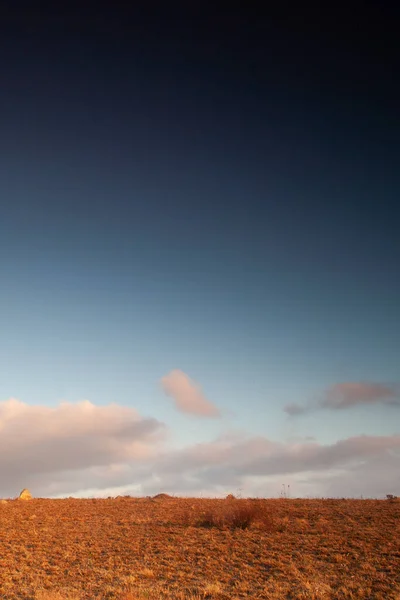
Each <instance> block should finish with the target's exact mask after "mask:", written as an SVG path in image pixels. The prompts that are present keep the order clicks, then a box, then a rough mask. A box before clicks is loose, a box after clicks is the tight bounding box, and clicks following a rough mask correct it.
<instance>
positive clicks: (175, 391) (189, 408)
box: [161, 369, 220, 417]
mask: <svg viewBox="0 0 400 600" xmlns="http://www.w3.org/2000/svg"><path fill="white" fill-rule="evenodd" d="M161 385H162V388H163V390H164V392H165V393H166V394H167V396H170V397H171V398H173V400H174V401H175V406H176V408H177V409H178V410H179V411H181V412H183V413H187V414H191V415H197V416H198V417H219V416H220V411H219V410H218V408H217V407H216V406H215V405H214V404H213V403H212V402H210V401H209V400H208V399H207V398H206V397H205V395H204V393H203V391H202V389H201V387H200V386H199V384H198V383H196V382H195V381H192V380H191V379H190V377H189V376H188V375H186V373H184V372H183V371H180V370H179V369H175V370H173V371H171V372H170V373H168V375H165V377H163V378H162V379H161Z"/></svg>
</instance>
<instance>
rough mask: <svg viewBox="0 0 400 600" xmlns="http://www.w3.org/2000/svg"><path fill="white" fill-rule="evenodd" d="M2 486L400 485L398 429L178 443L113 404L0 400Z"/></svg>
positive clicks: (387, 488) (148, 489) (44, 489)
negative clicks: (330, 438)
mask: <svg viewBox="0 0 400 600" xmlns="http://www.w3.org/2000/svg"><path fill="white" fill-rule="evenodd" d="M0 430H1V437H0V469H1V473H2V477H1V480H0V493H1V495H2V496H3V497H4V496H5V497H13V496H15V495H16V494H17V493H18V492H19V491H20V490H21V489H22V488H23V487H28V488H30V489H31V491H32V492H33V494H34V495H35V496H44V497H46V496H51V497H61V496H70V495H76V496H109V495H118V494H125V493H126V494H129V493H131V494H135V495H144V496H145V495H152V494H155V493H158V492H167V493H175V494H179V495H186V496H199V495H208V496H221V495H226V494H227V493H230V492H232V493H235V492H237V490H239V489H240V490H241V492H242V494H243V495H246V496H273V497H274V496H275V497H276V496H277V495H279V492H280V490H281V486H282V483H285V484H290V486H291V489H292V493H293V495H295V496H361V495H363V496H365V497H367V496H373V497H379V496H385V495H386V494H387V493H394V494H399V493H400V488H399V486H400V483H399V480H398V464H399V459H400V435H399V434H394V435H390V436H355V437H349V438H347V439H341V440H338V441H336V442H335V443H332V444H321V443H319V442H317V441H314V440H309V439H306V438H305V439H297V440H294V441H293V440H292V441H286V442H282V441H281V442H278V441H274V440H270V439H268V438H266V437H264V436H251V435H245V434H243V433H232V432H231V433H226V434H224V435H220V436H219V437H217V438H216V439H214V440H213V441H210V442H205V443H199V444H193V445H189V446H187V447H184V448H179V449H176V448H174V447H173V446H172V445H170V442H169V441H168V440H169V439H171V437H172V436H171V435H170V434H171V432H170V431H169V430H168V428H167V427H166V425H165V424H163V423H161V422H159V421H158V420H157V419H152V418H142V417H141V416H140V415H139V414H138V413H137V412H136V411H135V410H134V409H132V408H127V407H122V406H120V405H118V404H111V405H109V406H96V405H95V404H92V403H91V402H88V401H83V402H78V403H75V404H72V403H61V404H59V405H58V406H55V407H51V408H50V407H47V406H40V405H36V406H32V405H28V404H25V403H23V402H21V401H19V400H16V399H9V400H6V401H4V402H0Z"/></svg>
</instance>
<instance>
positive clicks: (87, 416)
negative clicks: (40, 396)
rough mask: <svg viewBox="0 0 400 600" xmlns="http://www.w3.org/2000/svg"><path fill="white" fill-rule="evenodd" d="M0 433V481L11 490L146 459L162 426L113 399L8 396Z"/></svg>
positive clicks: (0, 406) (0, 405)
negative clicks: (35, 402)
mask: <svg viewBox="0 0 400 600" xmlns="http://www.w3.org/2000/svg"><path fill="white" fill-rule="evenodd" d="M0 434H1V435H0V473H1V476H2V477H1V479H2V481H1V482H0V486H1V485H2V484H3V487H5V488H6V490H7V491H8V493H12V491H14V492H15V490H18V489H19V488H22V487H29V485H31V484H32V483H34V482H35V480H36V479H37V478H39V480H42V481H46V482H48V481H52V479H53V477H54V475H53V474H55V473H58V474H59V473H68V472H72V473H75V474H76V473H77V472H80V471H84V470H85V469H90V468H92V469H93V468H104V467H107V468H109V466H110V465H112V464H120V463H125V462H133V463H134V462H135V461H141V462H143V461H146V460H149V458H150V457H151V456H152V455H153V454H154V452H155V451H156V449H157V446H158V444H160V443H161V442H162V440H163V438H164V435H165V426H164V425H163V424H162V423H160V422H159V421H157V420H156V419H144V418H142V417H140V416H139V415H138V413H137V412H136V411H135V410H134V409H132V408H127V407H122V406H119V405H117V404H111V405H109V406H96V405H94V404H92V403H91V402H89V401H87V400H85V401H82V402H78V403H75V404H71V403H68V402H62V403H61V404H59V405H58V406H56V407H47V406H40V405H39V406H31V405H28V404H25V403H24V402H21V401H19V400H16V399H15V398H11V399H9V400H6V401H3V402H0ZM28 483H29V485H28Z"/></svg>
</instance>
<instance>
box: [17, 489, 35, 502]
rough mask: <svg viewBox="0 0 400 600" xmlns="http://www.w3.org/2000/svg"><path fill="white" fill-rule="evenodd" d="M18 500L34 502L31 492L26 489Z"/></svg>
mask: <svg viewBox="0 0 400 600" xmlns="http://www.w3.org/2000/svg"><path fill="white" fill-rule="evenodd" d="M18 500H32V494H31V493H30V491H29V490H27V489H26V488H24V489H23V490H22V492H21V493H20V495H19V496H18Z"/></svg>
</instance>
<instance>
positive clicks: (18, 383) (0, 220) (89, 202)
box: [0, 7, 400, 442]
mask: <svg viewBox="0 0 400 600" xmlns="http://www.w3.org/2000/svg"><path fill="white" fill-rule="evenodd" d="M374 10H378V9H369V8H365V9H364V11H363V12H362V13H361V14H358V15H357V19H354V20H353V19H352V17H351V15H350V14H347V15H339V14H337V15H333V14H332V15H328V16H327V17H326V18H325V19H323V17H322V16H321V15H318V14H315V13H308V14H305V13H304V14H302V15H295V14H290V15H278V14H275V15H273V16H272V15H271V16H270V17H269V18H264V19H263V18H261V16H260V15H256V14H250V12H247V13H244V12H242V13H240V12H236V13H235V12H231V13H228V14H227V13H224V14H222V13H221V14H217V13H215V12H214V13H211V12H207V11H203V12H202V11H201V10H200V9H199V11H197V13H195V12H194V11H193V12H190V11H188V10H186V12H184V11H178V12H176V13H173V14H172V13H170V14H168V13H167V12H161V11H155V12H154V11H153V14H147V13H144V12H139V11H138V13H137V14H134V13H133V12H130V9H126V8H125V9H113V12H112V13H107V11H106V10H105V9H102V8H101V7H100V9H99V10H97V11H94V10H93V11H91V10H89V9H88V10H87V11H86V12H85V11H83V12H82V11H81V12H79V11H74V9H73V8H72V9H68V10H67V9H66V10H64V9H60V8H53V9H52V10H49V11H47V12H46V11H44V12H43V13H41V14H36V13H35V12H34V11H32V10H31V11H24V10H18V11H17V10H16V9H15V11H14V12H13V11H12V10H11V11H9V12H8V13H7V15H5V17H4V20H3V24H2V27H3V31H2V32H1V33H2V35H1V42H0V54H1V57H2V62H1V81H0V83H1V94H0V152H1V162H0V210H1V212H0V273H1V280H0V281H1V289H2V294H1V300H0V330H1V332H2V339H3V344H2V349H1V351H0V353H1V354H0V358H1V361H2V365H3V370H2V377H1V380H0V392H1V397H2V399H5V398H8V397H10V396H16V397H18V398H20V399H21V400H23V401H25V402H27V403H44V404H49V405H51V404H52V403H55V402H57V401H58V400H59V399H61V398H66V399H68V400H71V401H75V400H78V399H81V398H88V399H89V400H91V401H92V402H94V403H98V404H108V403H109V402H114V401H116V402H119V403H121V404H126V405H129V406H136V407H137V408H138V409H139V411H140V412H141V413H145V414H149V413H153V412H156V413H157V414H158V415H159V416H160V418H162V419H165V420H166V421H168V419H169V420H170V421H171V422H173V423H175V425H176V427H177V430H178V433H177V439H179V440H181V441H182V442H184V441H185V440H186V437H187V436H189V437H190V436H192V435H193V432H195V431H196V432H197V433H198V435H199V440H201V439H203V437H207V436H208V435H211V433H215V430H214V429H213V427H214V425H207V427H206V426H204V428H203V429H202V430H201V431H200V433H199V432H198V428H197V425H196V426H193V430H191V429H190V428H189V429H185V432H186V433H182V431H183V429H182V428H181V426H180V421H179V419H180V418H181V417H180V416H179V415H177V416H174V415H173V414H172V412H171V411H170V409H169V408H168V407H167V406H166V404H165V398H163V396H162V394H161V393H160V390H159V388H158V387H157V386H158V384H157V382H158V381H159V379H160V378H161V377H162V376H163V375H164V374H165V373H167V372H168V371H170V370H171V369H181V370H182V371H184V372H186V373H189V374H190V375H191V376H193V377H194V379H196V380H198V381H200V382H201V384H202V386H203V387H204V389H205V391H206V393H207V395H208V396H209V397H210V398H211V399H212V401H213V402H215V403H216V404H217V405H220V406H221V407H223V409H224V410H226V411H227V413H229V414H230V413H231V412H232V414H234V415H235V416H234V417H232V418H233V419H237V421H236V422H234V426H238V424H239V421H240V424H241V426H243V427H247V428H248V429H249V430H250V431H252V432H255V433H257V432H258V433H265V434H271V435H275V436H277V437H282V436H284V435H286V434H287V431H288V425H287V423H286V421H282V406H283V405H284V404H287V403H289V402H304V403H307V402H308V401H309V400H310V398H311V397H313V395H315V394H316V393H319V391H320V390H322V389H325V388H327V387H329V386H331V385H334V384H335V383H337V382H340V381H373V382H383V383H395V382H397V381H398V366H399V360H400V341H399V340H400V283H399V282H400V277H399V259H400V242H399V240H400V236H399V222H400V221H399V215H400V213H399V206H398V201H399V197H400V196H399V192H400V170H399V158H400V152H399V148H400V145H399V142H400V135H399V133H400V126H399V118H398V106H399V105H400V92H399V84H398V78H397V77H396V68H397V71H398V58H399V55H398V53H396V49H395V41H396V36H395V34H396V32H395V28H394V19H393V15H389V14H384V12H383V9H379V11H380V12H379V13H378V14H374ZM375 408H376V407H372V408H371V412H370V413H369V414H365V415H364V419H363V420H362V419H361V420H360V419H359V415H355V416H354V418H353V417H351V418H347V419H346V421H345V423H342V422H341V421H340V416H339V417H338V418H337V420H336V416H335V418H332V419H331V421H330V422H329V423H326V421H325V419H321V420H318V416H317V417H315V421H314V420H313V419H314V416H311V417H310V423H309V430H307V426H306V425H304V424H303V425H301V424H300V425H298V427H299V428H300V429H299V431H300V430H301V431H300V432H301V433H302V434H303V433H304V434H311V435H315V434H316V432H319V434H320V435H321V436H322V438H323V439H325V440H333V439H336V437H337V435H338V432H340V433H343V432H347V433H349V434H351V433H368V432H370V433H374V432H376V433H379V432H380V433H381V432H386V433H387V432H390V431H391V427H392V419H393V414H392V413H390V412H389V413H387V412H386V411H383V412H378V413H377V412H376V411H375ZM374 411H375V412H374ZM170 413H171V414H170ZM377 414H378V415H379V419H377ZM302 428H303V429H302ZM185 435H186V437H185Z"/></svg>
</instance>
